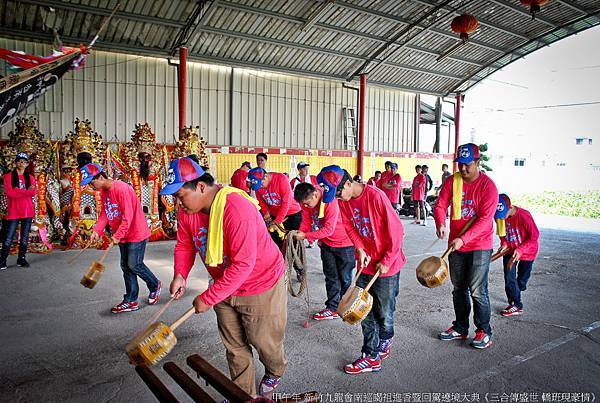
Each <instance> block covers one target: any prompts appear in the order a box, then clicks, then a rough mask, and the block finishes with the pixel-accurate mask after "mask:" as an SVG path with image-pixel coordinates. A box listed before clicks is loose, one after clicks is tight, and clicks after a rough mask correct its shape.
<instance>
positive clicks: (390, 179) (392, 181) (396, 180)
mask: <svg viewBox="0 0 600 403" xmlns="http://www.w3.org/2000/svg"><path fill="white" fill-rule="evenodd" d="M382 179H383V176H382ZM386 183H387V184H388V185H392V186H394V188H393V189H386V188H385V187H384V186H383V185H384V184H386ZM401 185H402V178H401V177H400V174H398V173H397V174H395V175H392V173H391V172H390V173H389V174H388V175H386V177H385V182H384V181H383V180H381V182H380V183H379V187H380V188H381V190H383V193H385V195H386V196H387V197H388V199H390V201H391V202H392V203H400V187H401Z"/></svg>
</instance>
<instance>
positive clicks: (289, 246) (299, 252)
mask: <svg viewBox="0 0 600 403" xmlns="http://www.w3.org/2000/svg"><path fill="white" fill-rule="evenodd" d="M296 233H298V231H294V230H292V231H289V232H288V233H287V234H286V237H285V263H286V265H287V267H286V270H285V275H286V276H287V280H288V291H289V293H290V295H291V296H292V297H296V298H298V297H299V296H301V295H302V293H303V292H304V291H305V290H306V288H307V286H308V284H307V273H306V272H307V270H306V266H307V264H306V248H305V246H304V241H296V240H295V239H294V235H295V234H296ZM294 266H295V267H302V276H301V278H300V287H299V288H298V291H294V287H293V286H292V281H291V280H292V270H294ZM294 271H295V270H294Z"/></svg>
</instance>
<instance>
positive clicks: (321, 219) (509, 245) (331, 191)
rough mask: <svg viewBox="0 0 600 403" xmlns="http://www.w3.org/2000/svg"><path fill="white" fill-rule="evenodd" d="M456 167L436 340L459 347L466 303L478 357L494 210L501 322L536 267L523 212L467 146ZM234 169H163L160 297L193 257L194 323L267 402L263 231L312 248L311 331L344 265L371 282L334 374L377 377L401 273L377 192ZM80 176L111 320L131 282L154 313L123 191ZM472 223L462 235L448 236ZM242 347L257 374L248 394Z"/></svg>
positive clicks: (278, 332)
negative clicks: (348, 352)
mask: <svg viewBox="0 0 600 403" xmlns="http://www.w3.org/2000/svg"><path fill="white" fill-rule="evenodd" d="M264 157H265V158H264V159H265V161H266V155H265V156H264ZM456 162H458V166H459V172H458V173H457V174H455V175H453V176H451V177H449V178H448V179H446V180H445V181H444V183H443V185H442V188H441V191H440V195H439V200H438V202H437V205H436V207H435V214H434V216H435V222H436V229H437V236H438V237H439V238H444V237H445V234H446V215H447V211H448V207H449V206H451V207H452V212H451V217H450V218H451V219H450V231H449V232H450V234H449V244H450V245H451V246H452V247H453V248H454V252H453V253H452V254H451V255H450V275H451V280H452V284H453V286H454V290H453V293H452V294H453V302H454V309H455V313H456V320H455V321H454V322H453V324H452V326H451V327H450V328H449V329H448V330H446V331H444V332H442V333H440V334H439V338H440V339H441V340H455V339H466V338H467V336H468V333H469V316H470V311H471V299H472V300H473V305H474V322H475V326H476V332H475V337H474V339H473V340H472V341H471V345H472V346H473V347H476V348H479V349H484V348H487V347H489V346H490V345H491V343H492V329H491V326H490V316H491V309H490V302H489V298H488V288H487V283H488V271H489V264H490V258H491V255H492V249H493V221H494V217H495V216H496V217H498V216H497V215H498V213H499V212H500V207H502V213H503V214H504V212H505V211H506V212H508V217H507V215H506V214H505V215H504V216H503V217H502V218H503V219H505V220H506V222H505V228H504V229H505V230H506V236H505V237H503V238H502V247H503V251H504V250H508V251H510V253H509V254H507V255H506V257H509V258H510V259H509V260H505V272H506V271H509V272H510V271H511V270H512V271H513V273H515V272H516V271H517V269H516V268H514V267H513V266H514V265H515V264H516V263H515V262H517V261H520V263H519V265H518V266H519V270H520V271H519V274H518V275H513V277H514V279H513V280H514V281H513V283H514V284H513V283H511V287H512V288H510V294H508V293H509V283H508V282H507V294H508V296H509V302H510V305H509V307H507V309H505V311H506V310H508V309H509V308H510V309H511V310H512V314H518V313H519V310H520V312H522V304H521V300H520V294H519V292H520V290H524V289H525V285H526V282H527V278H528V273H527V269H528V270H529V272H530V271H531V264H525V265H523V263H524V262H529V263H532V262H533V260H534V259H535V255H536V254H537V228H535V224H533V225H532V223H533V221H532V220H530V217H531V216H530V215H529V214H528V213H527V212H526V211H525V210H522V209H518V208H516V207H514V206H510V201H509V200H508V198H504V199H503V198H500V203H499V202H498V201H499V196H498V191H497V190H496V186H495V185H494V183H493V181H492V180H491V179H490V178H489V177H488V176H487V175H485V173H483V172H481V171H480V168H479V151H478V149H477V146H476V145H474V144H466V145H463V146H461V147H459V151H458V158H457V159H456ZM245 165H246V163H245ZM242 168H244V170H245V172H246V173H247V175H240V176H242V177H245V181H241V183H242V185H243V186H240V187H241V189H238V188H236V187H234V186H221V185H218V184H216V183H215V180H214V178H213V177H212V176H211V175H210V174H209V173H207V172H205V170H204V169H203V168H202V167H200V166H199V165H198V163H197V161H194V159H193V158H190V157H185V158H179V159H177V160H175V161H173V162H172V164H171V166H170V168H169V171H168V180H167V184H166V186H165V187H164V188H163V189H162V191H161V194H169V195H174V196H175V198H176V199H177V202H178V206H179V213H178V231H177V244H176V246H175V251H174V260H175V262H174V275H173V279H172V281H171V284H170V293H171V295H172V296H174V297H175V298H176V299H179V298H181V297H182V296H183V295H184V293H185V291H186V280H187V278H188V276H189V274H190V272H191V269H192V267H193V265H194V261H195V258H196V255H197V254H200V256H201V258H202V260H203V262H204V264H205V266H206V268H207V270H208V272H209V273H210V275H211V277H212V279H213V282H212V284H211V285H210V287H209V288H208V289H207V290H206V291H204V292H202V293H201V294H200V295H198V296H196V297H195V299H194V301H193V305H194V307H195V309H196V312H197V313H199V314H200V313H203V312H206V311H208V310H210V309H211V308H212V309H214V311H215V313H216V316H217V323H218V330H219V334H220V337H221V340H222V342H223V344H224V345H225V348H226V351H227V354H226V356H227V362H228V365H229V371H230V376H231V379H232V380H233V381H234V382H235V383H236V384H238V385H239V386H240V387H241V388H242V389H244V390H245V391H246V392H248V393H249V394H251V395H256V394H257V392H258V394H260V395H262V396H269V395H270V393H271V392H273V390H275V389H276V388H277V387H278V386H279V384H280V382H281V378H282V376H283V375H284V372H285V369H286V366H287V363H288V362H287V358H286V355H285V352H284V346H283V342H284V336H285V327H286V321H287V288H286V284H285V281H286V280H285V267H286V265H285V262H284V259H283V255H282V253H281V252H282V246H283V240H282V239H281V238H280V237H279V236H277V235H276V233H277V231H273V232H270V231H269V229H270V227H273V228H274V227H280V226H282V227H284V228H285V229H287V230H296V233H295V237H296V239H297V240H304V239H306V240H307V241H309V242H314V241H319V245H320V252H321V259H322V261H323V272H324V274H325V287H326V291H327V300H326V302H325V309H323V310H321V311H319V312H317V313H315V314H314V316H313V318H314V319H315V320H327V319H338V318H339V316H338V314H337V313H336V310H337V308H338V304H339V302H340V298H341V296H342V295H343V294H344V293H345V292H346V290H347V289H348V288H349V286H350V284H351V281H352V275H353V270H354V268H355V262H357V261H358V265H359V267H360V268H361V269H362V271H361V274H360V276H359V277H358V279H357V282H356V284H357V285H358V286H359V287H363V288H364V286H365V285H366V284H367V283H368V282H369V281H370V280H371V279H372V278H373V276H374V275H375V274H376V273H377V272H379V277H378V278H377V280H376V281H375V283H374V284H373V286H372V288H371V289H370V291H369V293H370V294H371V295H372V296H373V299H374V303H373V309H372V310H371V312H370V313H369V314H368V316H367V317H366V318H365V320H363V321H362V323H361V326H362V333H363V344H362V349H361V355H360V357H359V358H358V359H356V360H355V361H354V362H351V363H348V364H347V365H345V367H344V371H345V372H346V373H347V374H360V373H365V372H376V371H379V370H381V365H382V360H384V359H385V358H387V357H389V355H390V351H391V346H392V341H393V338H394V311H395V306H396V298H397V296H398V293H399V286H400V270H401V269H402V267H403V266H404V264H405V263H406V257H405V256H404V253H403V251H402V243H403V239H404V229H403V226H402V223H401V221H400V218H399V216H398V214H397V213H396V211H395V209H394V207H393V206H392V204H391V203H390V199H389V198H388V197H387V196H386V194H384V192H383V191H382V190H381V189H378V188H377V187H375V186H371V185H367V184H363V183H361V182H357V181H354V180H353V179H352V177H351V176H350V174H349V173H348V172H347V171H346V170H344V169H342V168H341V167H339V166H336V165H331V166H328V167H325V168H323V169H322V170H321V172H320V173H319V174H318V175H317V177H316V178H315V179H313V180H298V183H293V184H292V185H290V182H289V179H288V178H287V177H286V176H285V175H284V174H281V173H276V172H268V171H267V170H266V169H265V167H261V166H260V164H259V167H257V168H254V169H249V168H250V167H249V164H247V165H246V166H243V167H242ZM299 169H300V167H299ZM81 172H82V178H83V180H82V185H85V184H87V183H90V184H91V185H92V186H93V187H94V188H95V189H98V190H101V199H102V203H103V209H102V213H101V216H100V219H99V220H98V225H97V226H96V228H95V231H96V232H97V234H98V235H99V234H100V233H102V231H103V230H104V226H106V224H107V223H108V224H109V225H110V227H111V229H112V233H113V234H114V235H113V242H114V243H115V244H119V247H120V251H121V267H122V270H123V277H124V280H125V286H126V287H125V288H126V294H125V295H124V298H123V301H122V302H121V303H119V304H117V305H116V306H115V307H114V308H113V312H115V313H120V312H129V311H134V310H137V309H139V305H138V302H137V297H138V285H137V277H140V278H142V280H144V281H145V282H146V284H147V285H148V288H149V290H150V295H149V298H148V303H149V304H154V303H156V302H157V301H158V299H159V296H160V292H161V282H160V281H159V280H158V279H157V278H156V277H155V276H154V275H153V274H152V273H151V271H150V269H149V268H148V267H147V266H145V265H144V263H143V257H144V249H145V244H146V242H147V237H148V234H147V225H146V224H145V220H144V215H143V213H142V210H141V207H140V205H139V200H138V199H137V197H135V193H134V192H133V189H131V188H130V187H129V186H127V185H125V184H122V183H120V182H119V181H116V180H112V179H110V178H108V177H107V175H106V174H105V173H104V172H103V171H102V168H101V167H100V166H98V165H95V164H88V165H86V166H84V167H83V168H82V170H81ZM235 176H236V175H235V174H234V177H235ZM232 179H233V178H232ZM234 182H235V181H234V180H232V184H235V183H234ZM245 182H247V183H248V185H249V187H250V189H247V188H246V186H245ZM292 187H293V189H292ZM250 191H253V192H255V197H252V196H251V195H250V194H249V192H250ZM473 217H474V222H473V223H472V225H471V227H470V228H469V229H468V230H467V231H466V232H465V233H464V234H463V235H461V236H460V237H458V236H457V235H458V234H459V233H460V232H461V230H462V229H463V227H464V226H465V225H466V224H467V223H468V222H469V221H470V220H471V218H473ZM265 223H266V225H265ZM144 228H145V229H144ZM533 244H535V245H533ZM509 264H510V266H509ZM508 266H509V267H508ZM299 270H301V269H300V268H299ZM521 271H522V273H521ZM299 274H301V273H299ZM509 274H510V273H509ZM290 281H291V280H290ZM515 284H517V286H516V289H515V287H514V285H515ZM503 312H504V311H503ZM508 314H511V312H508ZM252 348H254V349H255V350H256V352H257V353H258V356H259V359H260V361H261V362H262V364H263V365H264V367H265V374H264V376H263V377H262V379H261V381H260V383H259V385H258V391H257V388H256V383H255V369H254V365H253V357H252Z"/></svg>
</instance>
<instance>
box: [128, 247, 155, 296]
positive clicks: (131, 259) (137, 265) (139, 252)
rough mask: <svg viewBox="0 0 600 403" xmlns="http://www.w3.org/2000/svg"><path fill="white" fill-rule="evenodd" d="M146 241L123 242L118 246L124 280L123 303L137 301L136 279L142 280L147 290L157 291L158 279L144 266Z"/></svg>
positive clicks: (137, 288) (137, 287)
mask: <svg viewBox="0 0 600 403" xmlns="http://www.w3.org/2000/svg"><path fill="white" fill-rule="evenodd" d="M147 243H148V240H147V239H146V240H143V241H140V242H125V243H120V244H119V250H120V251H121V270H123V280H125V295H123V301H126V302H135V301H137V299H138V292H139V286H138V281H137V278H138V277H139V278H141V279H142V280H144V282H145V283H146V285H147V286H148V289H149V290H150V291H151V292H154V291H156V290H157V289H158V279H157V278H156V276H155V275H154V274H152V272H151V271H150V269H149V268H148V266H146V265H145V264H144V253H145V252H146V244H147Z"/></svg>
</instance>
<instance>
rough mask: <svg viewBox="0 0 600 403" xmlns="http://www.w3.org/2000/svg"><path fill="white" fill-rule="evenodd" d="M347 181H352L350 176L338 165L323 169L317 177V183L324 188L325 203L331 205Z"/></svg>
mask: <svg viewBox="0 0 600 403" xmlns="http://www.w3.org/2000/svg"><path fill="white" fill-rule="evenodd" d="M347 179H351V178H350V175H349V174H348V172H346V171H345V170H344V169H342V168H341V167H339V166H338V165H329V166H326V167H325V168H323V169H321V172H319V174H318V175H317V182H318V183H319V185H320V186H321V187H322V188H323V202H324V203H331V202H332V201H333V199H335V194H336V193H337V191H338V189H339V188H341V187H343V186H344V184H345V183H346V180H347Z"/></svg>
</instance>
